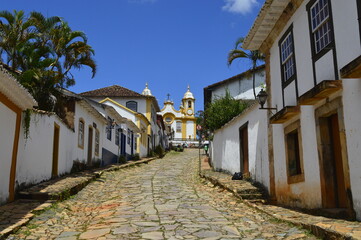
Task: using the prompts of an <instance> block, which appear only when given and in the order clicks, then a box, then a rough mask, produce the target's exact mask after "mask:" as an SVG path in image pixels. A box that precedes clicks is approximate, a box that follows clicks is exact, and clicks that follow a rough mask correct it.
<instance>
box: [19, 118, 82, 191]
mask: <svg viewBox="0 0 361 240" xmlns="http://www.w3.org/2000/svg"><path fill="white" fill-rule="evenodd" d="M55 125H57V126H59V130H60V134H59V149H61V151H59V156H58V167H57V169H58V174H59V175H62V174H65V173H69V172H70V170H71V167H72V165H73V160H75V159H76V157H75V156H76V148H75V143H76V139H75V138H74V135H75V133H74V131H73V130H72V129H70V128H69V127H68V126H67V125H66V124H64V123H63V122H62V121H61V119H60V118H59V117H57V116H56V115H55V114H49V113H37V112H33V113H32V114H31V121H30V128H29V136H28V138H26V137H25V133H24V130H23V129H22V130H21V134H20V144H19V153H18V164H17V170H16V172H17V174H16V182H17V186H29V185H32V184H36V183H39V182H41V181H44V180H48V179H50V178H51V177H52V167H53V150H54V149H53V142H54V127H55Z"/></svg>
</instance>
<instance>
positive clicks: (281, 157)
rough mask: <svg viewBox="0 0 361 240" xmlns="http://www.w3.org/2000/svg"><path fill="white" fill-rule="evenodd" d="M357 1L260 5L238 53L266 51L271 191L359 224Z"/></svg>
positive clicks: (360, 50) (286, 201) (270, 0)
mask: <svg viewBox="0 0 361 240" xmlns="http://www.w3.org/2000/svg"><path fill="white" fill-rule="evenodd" d="M360 9H361V1H360V0H347V1H340V0H308V1H302V0H266V1H265V3H264V5H263V7H262V9H261V11H260V13H259V15H258V17H257V19H256V20H255V22H254V25H253V27H252V28H251V30H250V32H249V33H248V35H247V37H246V38H245V41H244V44H243V48H245V49H250V50H260V51H261V52H263V53H265V54H266V85H267V93H268V101H267V104H266V105H267V106H268V107H272V108H277V110H276V111H275V112H273V113H271V112H269V113H268V114H269V115H268V118H267V119H268V124H269V125H268V135H269V138H268V143H269V171H270V174H269V176H270V179H269V182H270V194H271V196H273V198H274V199H275V200H277V202H278V203H279V204H282V205H288V206H293V207H300V208H309V209H311V208H320V209H325V211H327V209H332V211H333V212H335V209H339V211H336V213H337V214H338V215H342V214H347V215H348V216H349V217H354V216H355V215H356V217H357V219H359V220H361V188H360V186H361V177H360V176H361V174H360V173H361V161H360V156H361V148H360V146H361V121H360V119H361V108H360V102H361V79H360V78H361V57H360V55H361V39H360V36H361V31H360V29H361V26H360V19H361V16H360V14H361V10H360Z"/></svg>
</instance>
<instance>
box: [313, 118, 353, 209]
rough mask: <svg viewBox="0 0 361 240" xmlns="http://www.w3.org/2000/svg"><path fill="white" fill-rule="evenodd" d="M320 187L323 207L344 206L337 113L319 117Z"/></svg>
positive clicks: (344, 193)
mask: <svg viewBox="0 0 361 240" xmlns="http://www.w3.org/2000/svg"><path fill="white" fill-rule="evenodd" d="M319 123H320V137H321V154H322V161H321V166H320V167H321V168H320V170H321V178H322V179H321V185H322V186H321V189H322V205H323V207H324V208H346V207H347V197H346V196H347V195H346V187H345V176H344V169H343V163H342V152H341V142H340V130H339V123H338V114H332V115H331V116H328V117H321V118H320V119H319Z"/></svg>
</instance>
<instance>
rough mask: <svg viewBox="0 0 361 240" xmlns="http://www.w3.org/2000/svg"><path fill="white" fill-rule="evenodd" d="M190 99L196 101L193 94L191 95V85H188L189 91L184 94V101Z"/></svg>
mask: <svg viewBox="0 0 361 240" xmlns="http://www.w3.org/2000/svg"><path fill="white" fill-rule="evenodd" d="M189 98H191V99H194V97H193V93H191V91H190V87H189V85H188V90H187V92H186V93H185V94H184V97H183V99H189Z"/></svg>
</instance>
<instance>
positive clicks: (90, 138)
mask: <svg viewBox="0 0 361 240" xmlns="http://www.w3.org/2000/svg"><path fill="white" fill-rule="evenodd" d="M92 153H93V128H92V127H90V126H89V134H88V159H87V164H88V165H89V166H91V165H92V158H93V157H92Z"/></svg>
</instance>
